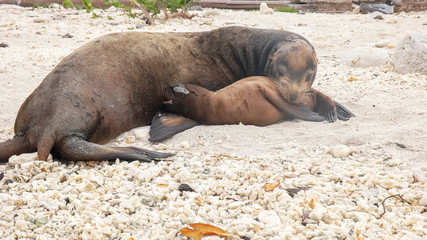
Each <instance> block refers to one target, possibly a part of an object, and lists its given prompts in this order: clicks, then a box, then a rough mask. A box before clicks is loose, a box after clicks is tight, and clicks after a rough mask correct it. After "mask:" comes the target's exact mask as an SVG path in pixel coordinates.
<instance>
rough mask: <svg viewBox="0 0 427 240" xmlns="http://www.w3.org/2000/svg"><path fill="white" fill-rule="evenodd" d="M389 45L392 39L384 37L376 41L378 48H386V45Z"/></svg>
mask: <svg viewBox="0 0 427 240" xmlns="http://www.w3.org/2000/svg"><path fill="white" fill-rule="evenodd" d="M389 45H390V40H388V39H382V40H380V41H378V42H377V43H375V47H377V48H385V47H388V46H389Z"/></svg>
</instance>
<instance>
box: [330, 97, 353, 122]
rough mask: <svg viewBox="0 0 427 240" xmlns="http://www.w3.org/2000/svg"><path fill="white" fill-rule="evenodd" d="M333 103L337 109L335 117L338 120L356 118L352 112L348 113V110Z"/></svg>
mask: <svg viewBox="0 0 427 240" xmlns="http://www.w3.org/2000/svg"><path fill="white" fill-rule="evenodd" d="M334 103H335V106H336V107H337V116H338V119H339V120H341V121H347V120H349V119H350V118H351V117H356V115H354V114H353V113H352V112H350V110H348V109H347V108H346V107H344V106H343V105H341V104H340V103H337V102H335V101H334Z"/></svg>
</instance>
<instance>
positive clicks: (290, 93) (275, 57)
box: [265, 39, 317, 103]
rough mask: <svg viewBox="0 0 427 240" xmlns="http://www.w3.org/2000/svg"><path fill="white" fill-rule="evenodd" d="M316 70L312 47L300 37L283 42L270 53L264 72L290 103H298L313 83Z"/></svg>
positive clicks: (315, 58)
mask: <svg viewBox="0 0 427 240" xmlns="http://www.w3.org/2000/svg"><path fill="white" fill-rule="evenodd" d="M316 71H317V57H316V52H315V51H314V48H313V47H312V46H311V45H310V44H309V43H308V42H306V41H304V40H302V39H296V40H293V41H292V42H283V43H281V44H280V45H278V46H277V48H276V49H275V51H272V53H270V56H269V58H268V61H267V64H266V66H265V74H266V75H268V76H269V77H270V78H272V79H273V80H274V81H275V83H276V85H277V89H278V91H279V93H280V94H281V95H282V97H283V98H284V99H285V100H286V101H288V102H290V103H299V102H301V101H302V100H303V98H304V93H305V92H306V91H307V90H308V89H309V88H310V87H311V85H312V84H313V81H314V78H315V76H316Z"/></svg>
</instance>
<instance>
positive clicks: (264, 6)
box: [259, 2, 274, 14]
mask: <svg viewBox="0 0 427 240" xmlns="http://www.w3.org/2000/svg"><path fill="white" fill-rule="evenodd" d="M259 11H260V13H261V14H273V13H274V10H273V9H271V8H269V7H268V6H267V3H265V2H262V3H261V4H260V5H259Z"/></svg>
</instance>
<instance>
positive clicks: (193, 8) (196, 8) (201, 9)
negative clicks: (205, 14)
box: [191, 6, 203, 11]
mask: <svg viewBox="0 0 427 240" xmlns="http://www.w3.org/2000/svg"><path fill="white" fill-rule="evenodd" d="M191 11H203V8H202V7H200V6H192V7H191Z"/></svg>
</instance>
